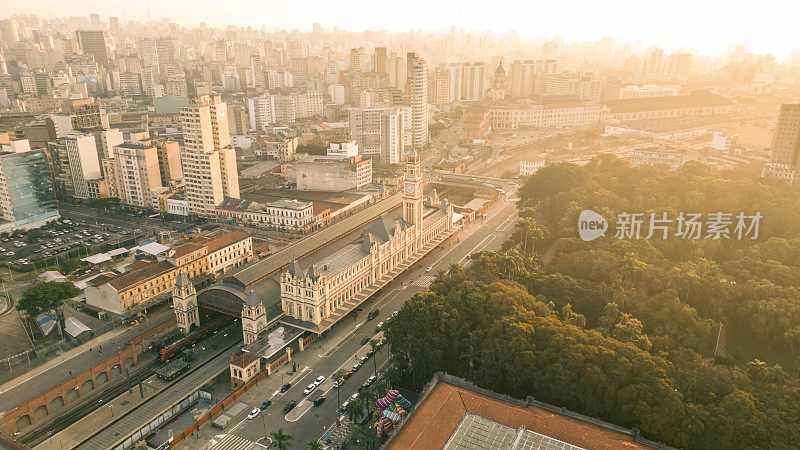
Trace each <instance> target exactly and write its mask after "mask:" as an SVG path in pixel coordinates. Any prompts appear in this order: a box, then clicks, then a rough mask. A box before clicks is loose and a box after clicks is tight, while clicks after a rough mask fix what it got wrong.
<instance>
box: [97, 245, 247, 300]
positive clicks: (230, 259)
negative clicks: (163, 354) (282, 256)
mask: <svg viewBox="0 0 800 450" xmlns="http://www.w3.org/2000/svg"><path fill="white" fill-rule="evenodd" d="M159 248H160V249H164V248H165V249H166V250H164V251H161V252H158V253H153V252H150V253H148V252H140V259H137V260H136V261H134V262H133V263H131V264H130V265H129V266H128V267H127V268H126V271H125V272H124V273H121V274H118V275H105V276H102V277H98V278H95V279H93V280H92V281H91V282H90V284H89V286H87V288H86V290H85V293H86V302H87V303H88V304H90V305H92V306H96V307H98V308H102V309H104V310H107V311H111V312H113V313H116V314H127V313H128V312H130V311H131V310H133V309H134V308H139V307H147V306H150V305H152V304H155V303H158V302H159V301H162V300H164V299H166V298H167V297H169V295H171V293H172V289H173V287H174V286H175V280H176V277H177V276H178V272H180V271H182V272H183V273H184V274H186V276H188V277H189V279H190V280H192V282H193V283H198V282H200V281H204V280H208V279H210V278H213V277H214V276H215V275H218V274H221V273H223V272H224V271H225V270H228V269H230V268H232V267H238V266H240V265H242V264H244V263H246V262H248V261H250V260H251V259H252V258H253V242H252V238H251V237H250V235H248V234H247V233H245V232H244V231H238V230H237V231H231V232H227V233H224V234H220V235H215V236H201V237H198V238H195V239H193V240H191V241H189V242H186V243H183V244H181V245H178V246H177V247H175V248H168V247H163V246H159Z"/></svg>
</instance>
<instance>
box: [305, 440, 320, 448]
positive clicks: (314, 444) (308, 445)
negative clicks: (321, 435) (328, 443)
mask: <svg viewBox="0 0 800 450" xmlns="http://www.w3.org/2000/svg"><path fill="white" fill-rule="evenodd" d="M306 448H307V449H309V450H322V448H323V446H322V444H321V443H320V442H319V441H318V440H316V439H314V440H313V441H308V442H306Z"/></svg>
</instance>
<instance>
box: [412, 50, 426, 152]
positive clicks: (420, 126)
mask: <svg viewBox="0 0 800 450" xmlns="http://www.w3.org/2000/svg"><path fill="white" fill-rule="evenodd" d="M407 73H408V99H409V103H410V104H411V125H412V130H413V133H414V140H413V146H414V148H422V147H424V146H425V144H427V143H428V65H427V64H426V63H425V60H424V59H422V58H420V57H418V56H417V55H416V54H415V53H412V52H409V53H408V68H407Z"/></svg>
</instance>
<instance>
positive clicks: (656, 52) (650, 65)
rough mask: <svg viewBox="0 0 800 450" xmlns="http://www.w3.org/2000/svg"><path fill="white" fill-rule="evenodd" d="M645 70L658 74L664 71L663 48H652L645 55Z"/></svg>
mask: <svg viewBox="0 0 800 450" xmlns="http://www.w3.org/2000/svg"><path fill="white" fill-rule="evenodd" d="M645 69H646V72H647V73H649V74H660V73H663V71H664V50H661V49H660V48H654V49H653V50H652V51H650V54H649V55H647V65H646V66H645Z"/></svg>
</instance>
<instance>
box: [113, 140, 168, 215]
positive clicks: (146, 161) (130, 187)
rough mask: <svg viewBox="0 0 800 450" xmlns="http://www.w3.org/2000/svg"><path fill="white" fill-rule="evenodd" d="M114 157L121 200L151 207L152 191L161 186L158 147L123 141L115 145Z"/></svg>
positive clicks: (118, 193)
mask: <svg viewBox="0 0 800 450" xmlns="http://www.w3.org/2000/svg"><path fill="white" fill-rule="evenodd" d="M114 159H115V160H116V174H117V180H116V181H117V191H118V192H117V195H119V199H120V202H122V203H124V204H126V205H130V206H136V207H139V208H151V207H152V206H153V198H152V191H153V189H155V188H157V187H161V172H160V170H159V167H158V153H157V152H156V148H155V147H153V146H152V145H146V144H129V143H122V144H119V145H117V146H115V147H114Z"/></svg>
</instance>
